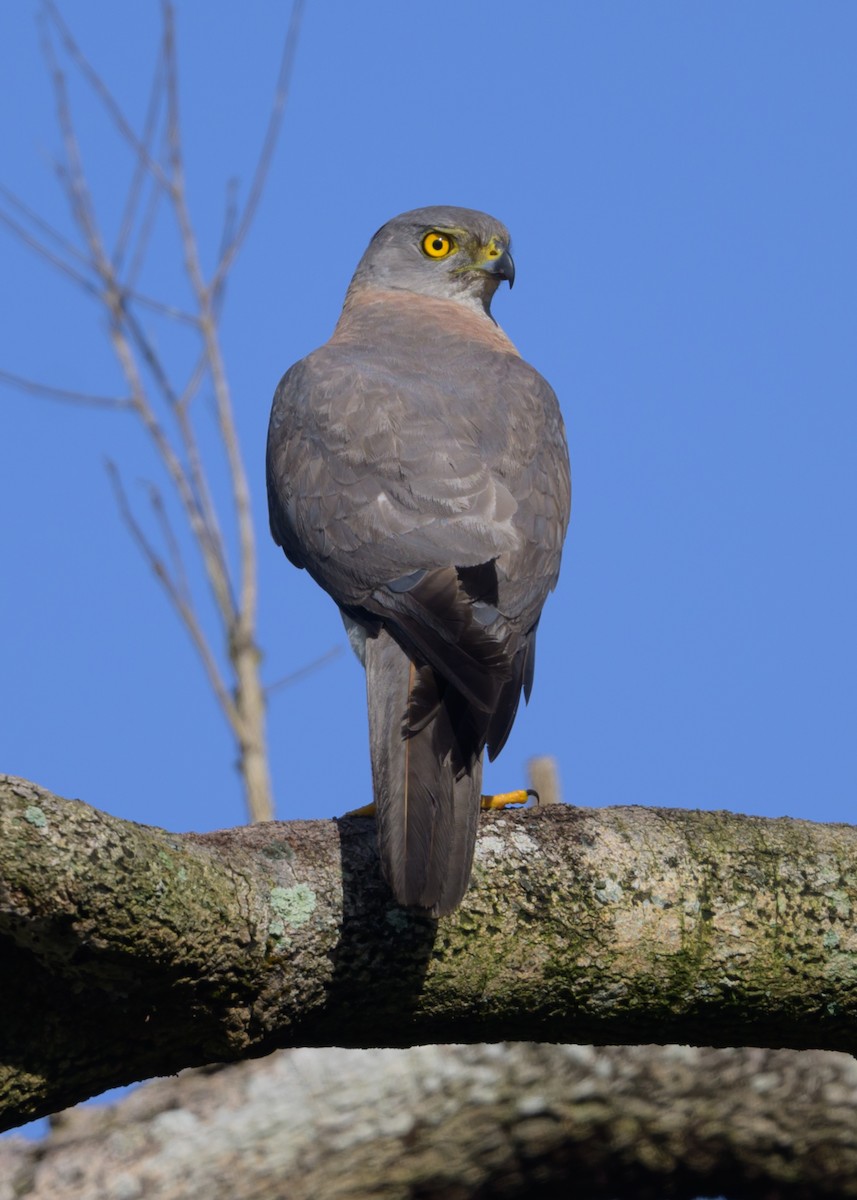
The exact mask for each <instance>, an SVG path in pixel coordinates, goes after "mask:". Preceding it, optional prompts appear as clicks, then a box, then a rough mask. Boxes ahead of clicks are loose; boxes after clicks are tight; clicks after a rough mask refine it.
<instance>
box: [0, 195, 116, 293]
mask: <svg viewBox="0 0 857 1200" xmlns="http://www.w3.org/2000/svg"><path fill="white" fill-rule="evenodd" d="M0 223H2V224H3V225H5V226H6V228H7V229H9V230H10V231H11V232H12V233H13V234H14V235H15V237H16V238H18V240H19V241H21V242H23V243H24V245H25V246H29V248H30V249H31V250H33V251H34V252H35V253H36V254H38V255H39V257H40V258H43V259H44V260H45V261H46V262H48V263H50V264H51V266H52V267H55V268H56V269H57V270H58V271H60V272H61V273H62V274H63V275H67V276H68V277H69V279H71V280H72V281H73V282H74V283H76V284H77V286H78V287H79V288H82V290H83V291H85V292H87V293H88V294H89V295H90V296H95V297H98V298H100V296H101V292H100V289H99V288H98V286H97V284H95V283H93V282H92V280H91V279H87V277H86V276H85V275H84V274H82V273H81V272H80V271H78V270H77V269H76V268H75V267H73V266H72V265H71V263H69V262H66V261H65V259H64V258H61V257H60V256H59V255H58V254H56V253H54V251H53V250H51V249H49V248H48V247H47V246H46V245H45V244H44V242H40V241H39V239H38V238H37V237H35V236H34V235H33V234H32V233H30V231H29V230H28V229H26V228H25V227H24V226H23V225H22V224H21V223H20V222H19V221H16V220H15V218H14V217H11V216H9V214H8V213H4V212H2V211H0Z"/></svg>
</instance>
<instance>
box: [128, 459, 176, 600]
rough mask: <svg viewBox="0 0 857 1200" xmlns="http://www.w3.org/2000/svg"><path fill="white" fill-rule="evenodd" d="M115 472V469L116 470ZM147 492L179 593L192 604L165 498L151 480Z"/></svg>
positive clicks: (147, 485)
mask: <svg viewBox="0 0 857 1200" xmlns="http://www.w3.org/2000/svg"><path fill="white" fill-rule="evenodd" d="M114 470H115V468H114ZM146 490H147V491H148V493H149V503H150V504H151V506H152V512H153V513H154V514H155V520H156V521H157V523H158V527H159V528H160V530H161V536H162V537H163V539H164V544H165V545H166V547H167V550H168V551H169V555H170V559H171V561H172V571H173V579H174V580H175V582H176V586H177V588H178V591H179V593H180V594H181V596H182V598H183V599H184V600H185V602H186V603H187V604H190V603H191V594H190V587H189V585H188V579H187V571H186V570H185V565H184V558H183V556H182V552H181V547H180V546H179V541H178V538H177V537H176V534H175V530H174V529H173V525H172V522H171V521H170V518H169V514H168V512H167V509H166V505H165V504H164V498H163V496H162V495H161V492H160V489H159V488H158V487H157V485H156V484H154V483H152V482H151V480H147V481H146Z"/></svg>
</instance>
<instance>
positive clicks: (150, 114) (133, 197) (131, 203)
mask: <svg viewBox="0 0 857 1200" xmlns="http://www.w3.org/2000/svg"><path fill="white" fill-rule="evenodd" d="M163 66H164V64H163V58H162V57H161V56H158V60H157V62H156V64H155V72H154V75H153V77H152V87H151V91H150V93H149V103H148V106H147V109H146V119H145V122H144V124H143V136H142V139H141V142H142V145H143V147H144V148H145V150H146V156H147V157H144V156H143V155H142V154H138V155H137V157H136V162H135V164H134V174H133V177H132V179H131V186H130V187H129V189H128V195H127V197H126V199H125V209H124V212H123V214H122V222H121V225H120V226H119V234H118V236H117V238H116V245H115V246H114V248H113V256H112V261H113V269H114V271H116V273H117V275H118V273H119V272H120V271H121V269H122V264H123V262H124V259H125V254H126V251H127V249H128V245H129V243H130V240H131V235H132V233H133V230H134V223H135V220H136V215H137V208H138V205H139V202H140V197H141V196H142V194H143V187H144V184H145V182H146V180H147V179H148V177H149V174H150V172H149V166H148V161H147V159H148V158H151V156H152V155H151V147H152V143H153V141H154V138H155V132H156V129H157V121H158V113H159V111H160V107H161V105H162V103H163V99H164V70H163ZM156 194H157V193H156Z"/></svg>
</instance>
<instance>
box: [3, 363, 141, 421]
mask: <svg viewBox="0 0 857 1200" xmlns="http://www.w3.org/2000/svg"><path fill="white" fill-rule="evenodd" d="M0 382H2V383H7V384H8V385H9V386H10V387H14V388H18V390H19V391H22V392H29V393H30V394H31V395H33V396H43V397H44V398H45V399H46V400H60V401H62V402H63V403H65V404H80V405H82V406H83V407H84V408H108V409H113V410H115V411H119V412H123V411H124V412H127V411H129V410H132V409H133V408H134V401H133V400H132V399H131V398H130V397H128V396H97V395H95V393H93V392H75V391H72V390H71V389H69V388H59V387H54V386H53V384H50V383H39V382H38V380H36V379H26V378H25V377H24V376H23V375H13V374H12V372H11V371H0Z"/></svg>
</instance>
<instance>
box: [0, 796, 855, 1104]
mask: <svg viewBox="0 0 857 1200" xmlns="http://www.w3.org/2000/svg"><path fill="white" fill-rule="evenodd" d="M855 902H857V830H855V829H852V828H851V827H849V826H842V825H836V826H823V825H815V824H813V823H811V822H808V821H792V820H786V819H783V820H776V821H774V820H764V819H762V818H751V817H743V816H737V815H734V814H729V813H722V812H720V813H709V812H690V811H684V810H664V809H645V808H613V809H601V810H584V809H575V808H571V807H567V806H564V805H558V806H555V807H552V808H548V809H545V810H544V811H539V810H536V811H523V812H516V813H501V814H490V815H486V817H485V819H484V821H483V825H482V831H481V836H480V839H479V846H478V850H477V858H476V865H475V871H474V880H473V885H472V887H471V890H470V892H469V893H468V895H467V898H466V902H465V903H464V904H463V905H462V907H461V909H460V910H459V911H458V912H457V913H456V914H455V915H454V916H453V917H451V918H448V919H446V920H443V921H439V922H438V921H432V920H430V919H427V918H425V917H422V916H420V915H417V914H414V913H409V912H406V911H403V910H401V909H398V908H396V907H395V906H394V905H393V904H392V902H391V900H390V897H389V894H388V892H387V890H386V888H385V887H384V885H383V884H382V883H381V881H380V878H379V873H378V864H377V859H376V853H375V844H374V826H373V822H371V821H367V820H360V819H354V818H352V819H346V820H341V821H308V822H292V823H273V822H272V823H268V824H265V825H260V826H256V827H251V828H242V829H233V830H226V831H223V832H220V833H215V834H209V835H205V836H202V835H195V834H184V835H178V834H171V833H166V832H164V831H163V830H160V829H153V828H149V827H147V826H141V825H135V824H132V823H130V822H126V821H121V820H118V819H117V818H115V817H111V816H108V815H107V814H105V813H101V812H98V811H97V810H95V809H93V808H90V807H88V806H87V805H85V804H83V803H80V802H78V801H68V800H62V799H60V798H58V797H56V796H54V795H52V794H51V793H49V792H46V791H44V790H43V789H41V788H38V787H37V786H36V785H34V784H31V783H27V782H25V781H22V780H15V779H13V778H10V777H0V971H2V977H3V978H4V979H5V980H13V981H14V986H12V987H6V988H4V989H3V991H2V993H0V1039H2V1045H0V1060H2V1066H0V1106H2V1110H3V1125H4V1127H8V1126H11V1125H15V1124H18V1123H20V1122H21V1121H23V1120H26V1119H28V1118H29V1117H32V1116H38V1115H42V1114H44V1113H48V1112H52V1111H56V1110H57V1109H59V1108H61V1107H64V1106H65V1105H68V1104H71V1103H74V1102H76V1101H77V1100H80V1099H82V1098H84V1097H86V1096H88V1095H91V1094H93V1093H95V1092H97V1091H101V1090H103V1089H104V1088H107V1087H110V1086H112V1085H116V1084H120V1083H127V1082H131V1081H133V1080H136V1079H140V1078H143V1077H147V1076H151V1075H159V1074H168V1073H171V1072H175V1071H177V1070H179V1069H180V1068H182V1067H185V1066H193V1065H200V1064H203V1063H209V1062H215V1061H232V1060H236V1059H239V1058H245V1057H251V1056H254V1055H260V1054H264V1053H266V1052H268V1051H270V1050H273V1049H275V1048H278V1047H282V1046H297V1045H307V1046H321V1045H340V1046H364V1047H371V1046H406V1045H413V1044H417V1043H436V1042H451V1041H468V1042H469V1041H499V1040H504V1039H506V1040H526V1041H544V1042H550V1041H554V1042H568V1041H575V1042H594V1043H600V1044H605V1043H640V1042H654V1041H657V1042H686V1043H693V1044H703V1045H712V1044H713V1045H758V1046H791V1047H795V1048H808V1047H817V1048H826V1049H840V1050H847V1051H853V1049H854V1047H855V1044H857V1023H856V1022H855V1016H857V971H855V953H857V931H855V929H854V925H853V916H852V913H853V907H854V904H855Z"/></svg>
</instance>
